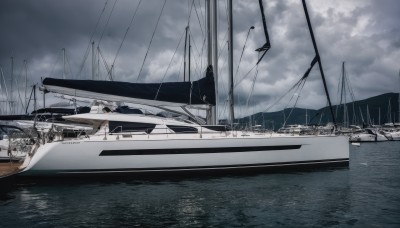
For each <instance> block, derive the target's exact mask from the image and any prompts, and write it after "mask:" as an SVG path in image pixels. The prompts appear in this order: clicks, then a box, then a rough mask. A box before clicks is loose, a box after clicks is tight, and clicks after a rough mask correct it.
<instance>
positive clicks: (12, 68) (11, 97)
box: [9, 56, 14, 115]
mask: <svg viewBox="0 0 400 228" xmlns="http://www.w3.org/2000/svg"><path fill="white" fill-rule="evenodd" d="M13 82H14V57H13V56H11V88H10V101H9V102H10V112H11V115H13V114H14V103H13V102H14V101H13V99H14V96H13V92H14V91H13Z"/></svg>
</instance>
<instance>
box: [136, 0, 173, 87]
mask: <svg viewBox="0 0 400 228" xmlns="http://www.w3.org/2000/svg"><path fill="white" fill-rule="evenodd" d="M166 3H167V0H164V4H163V6H162V8H161V12H160V15H159V16H158V19H157V23H156V27H155V28H154V31H153V34H152V35H151V39H150V42H149V46H148V47H147V51H146V54H145V56H144V59H143V63H142V66H141V67H140V71H139V74H138V76H137V78H136V81H137V82H138V81H139V79H140V74H141V73H142V70H143V66H144V63H145V62H146V58H147V55H148V54H149V51H150V47H151V43H152V42H153V38H154V34H155V33H156V31H157V27H158V23H159V22H160V18H161V15H162V13H163V11H164V7H165V4H166Z"/></svg>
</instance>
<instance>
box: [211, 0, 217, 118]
mask: <svg viewBox="0 0 400 228" xmlns="http://www.w3.org/2000/svg"><path fill="white" fill-rule="evenodd" d="M212 10H213V11H212V12H213V14H212V15H213V16H212V19H213V32H212V46H213V47H212V49H213V52H212V54H213V62H212V63H213V64H212V65H213V69H214V83H215V106H213V107H212V109H211V113H212V116H213V118H212V123H213V124H218V120H217V116H218V26H217V25H218V23H217V18H218V17H217V14H218V4H217V0H213V6H212Z"/></svg>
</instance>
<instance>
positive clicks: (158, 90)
mask: <svg viewBox="0 0 400 228" xmlns="http://www.w3.org/2000/svg"><path fill="white" fill-rule="evenodd" d="M184 34H185V32H183V33H182V35H181V38H180V39H179V42H178V45H177V46H176V48H175V51H174V54H173V55H172V58H171V60H170V61H169V64H168V67H167V70H166V71H165V73H164V76H163V78H162V80H161V83H160V86H159V87H158V89H157V93H156V96H155V97H154V100H156V99H157V97H158V93H159V92H160V89H161V86H162V84H163V83H164V79H165V77H166V75H167V73H168V70H169V68H170V66H171V63H172V60H173V59H174V57H175V54H176V52H177V51H178V48H179V46H180V44H181V42H182V38H183V36H184Z"/></svg>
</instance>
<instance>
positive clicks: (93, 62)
mask: <svg viewBox="0 0 400 228" xmlns="http://www.w3.org/2000/svg"><path fill="white" fill-rule="evenodd" d="M95 65H96V60H95V56H94V41H92V80H94V75H95V71H96V67H95Z"/></svg>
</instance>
